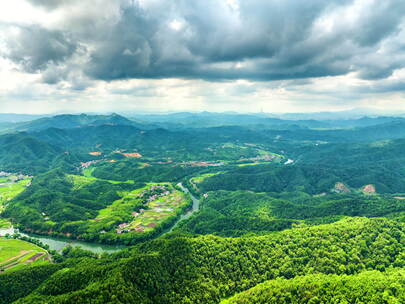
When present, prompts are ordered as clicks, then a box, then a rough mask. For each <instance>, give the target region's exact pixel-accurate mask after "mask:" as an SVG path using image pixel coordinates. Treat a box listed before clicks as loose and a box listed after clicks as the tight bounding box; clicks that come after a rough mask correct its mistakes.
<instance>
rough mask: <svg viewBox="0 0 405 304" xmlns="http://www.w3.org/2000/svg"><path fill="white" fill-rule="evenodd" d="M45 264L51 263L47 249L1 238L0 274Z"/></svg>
mask: <svg viewBox="0 0 405 304" xmlns="http://www.w3.org/2000/svg"><path fill="white" fill-rule="evenodd" d="M44 263H49V255H48V253H47V252H46V250H45V249H42V248H40V247H38V246H37V245H34V244H31V243H28V242H25V241H21V240H14V239H6V238H0V272H2V271H12V270H16V269H20V268H22V267H24V266H28V265H38V264H44Z"/></svg>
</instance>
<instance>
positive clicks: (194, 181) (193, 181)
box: [190, 172, 224, 191]
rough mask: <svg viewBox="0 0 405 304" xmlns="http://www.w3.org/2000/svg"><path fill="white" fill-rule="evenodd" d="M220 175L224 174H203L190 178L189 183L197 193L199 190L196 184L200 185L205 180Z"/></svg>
mask: <svg viewBox="0 0 405 304" xmlns="http://www.w3.org/2000/svg"><path fill="white" fill-rule="evenodd" d="M222 173H224V172H215V173H205V174H201V175H198V176H194V177H192V178H190V183H191V185H192V186H193V188H194V189H195V190H196V191H199V190H200V189H199V188H198V184H200V183H202V182H203V181H204V180H205V179H207V178H209V177H211V176H214V175H218V174H222Z"/></svg>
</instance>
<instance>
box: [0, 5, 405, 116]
mask: <svg viewBox="0 0 405 304" xmlns="http://www.w3.org/2000/svg"><path fill="white" fill-rule="evenodd" d="M351 108H372V109H380V110H391V111H397V110H401V111H405V1H404V0H384V1H381V0H329V1H325V0H306V1H303V0H114V1H112V0H1V1H0V112H2V113H7V112H8V113H10V112H14V113H60V112H109V111H117V112H122V113H125V112H128V111H129V112H161V111H163V112H164V111H204V110H208V111H239V112H259V111H261V110H263V111H266V112H314V111H339V110H347V109H351Z"/></svg>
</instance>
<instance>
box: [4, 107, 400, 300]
mask: <svg viewBox="0 0 405 304" xmlns="http://www.w3.org/2000/svg"><path fill="white" fill-rule="evenodd" d="M224 115H225V114H224ZM167 117H171V118H173V121H167V120H162V121H160V120H159V119H158V118H156V117H149V116H148V117H144V120H142V119H140V118H138V117H137V121H133V120H130V119H127V118H124V117H121V116H118V115H108V116H99V115H61V116H60V115H59V116H56V117H45V118H42V119H39V120H36V121H32V122H24V123H21V124H20V125H19V126H20V127H21V126H24V128H25V129H24V130H25V131H23V132H14V131H13V132H12V133H7V134H3V135H1V136H0V146H1V149H0V171H1V172H0V229H1V228H3V227H6V228H9V227H10V225H13V226H14V227H15V228H18V229H19V231H21V232H24V233H28V234H30V235H31V236H34V237H38V235H41V236H42V237H44V238H49V237H53V238H57V239H58V240H60V241H62V242H61V243H62V244H63V243H67V242H74V243H75V244H76V242H78V241H80V242H92V243H96V244H97V247H98V246H100V244H99V243H101V244H102V245H103V246H106V245H119V246H120V248H122V250H121V249H120V251H118V252H116V253H114V254H107V253H106V252H104V253H102V254H99V253H95V252H91V251H86V250H82V249H79V248H73V247H70V246H68V247H66V248H65V249H64V250H62V251H59V252H57V251H53V250H49V254H51V255H52V259H49V260H43V261H42V260H41V261H36V263H30V262H29V260H24V259H23V258H22V257H23V256H22V255H23V254H27V257H28V253H26V252H20V251H19V250H18V248H17V249H16V248H12V250H8V249H7V250H8V253H9V254H8V255H7V256H10V252H16V254H18V255H16V256H14V257H13V256H11V260H8V259H9V257H8V258H7V260H6V261H2V260H1V259H2V257H3V256H6V255H2V254H3V253H2V252H4V251H2V250H4V249H3V248H0V303H1V304H3V303H6V304H8V303H15V304H23V303H44V304H45V303H55V304H56V303H66V304H67V303H89V304H90V303H100V304H101V303H137V304H138V303H144V304H154V303H166V304H171V303H176V304H177V303H179V304H191V303H193V304H194V303H196V304H198V303H201V304H206V303H208V304H210V303H224V304H225V303H226V304H228V303H229V304H234V303H308V304H314V303H376V304H377V303H378V304H379V303H395V304H396V303H401V302H402V301H403V293H404V291H403V288H402V285H403V281H404V273H403V269H404V267H405V256H404V252H405V247H404V245H405V242H404V238H405V235H404V232H405V230H404V228H405V227H404V222H405V156H404V154H403V151H404V149H405V124H404V122H403V120H402V119H400V118H395V117H393V118H387V117H381V118H363V119H360V120H353V121H329V122H326V121H323V122H318V121H304V120H301V121H299V122H297V121H294V122H293V124H291V123H292V121H286V122H284V121H283V120H280V119H275V118H271V117H260V119H257V121H261V122H260V124H259V123H251V122H255V121H256V116H255V115H245V116H238V115H230V116H227V119H225V122H224V124H223V125H217V123H218V122H219V121H220V119H221V117H222V116H221V115H210V114H201V115H197V116H193V115H192V116H190V115H188V114H187V113H181V114H178V115H167ZM160 118H161V117H160ZM194 118H198V120H197V121H195V123H193V119H194ZM238 118H240V119H241V123H240V124H237V119H238ZM266 120H267V123H264V121H266ZM257 121H256V122H257ZM204 122H205V123H206V124H205V125H204ZM234 124H236V125H234ZM326 124H327V125H326ZM3 171H5V172H3ZM20 173H25V174H20ZM189 192H190V193H192V194H193V195H194V196H193V197H191V196H189V194H188V193H189ZM10 237H11V236H7V238H10ZM13 237H16V238H19V237H21V236H18V235H14V236H13ZM7 238H5V239H4V241H5V242H7V241H8V239H7ZM25 241H31V242H36V241H34V240H32V239H25ZM21 242H22V241H21ZM38 244H39V245H41V244H40V243H38ZM58 244H59V243H58ZM93 245H94V244H93ZM41 246H44V245H43V244H42V245H41ZM121 246H122V247H121ZM45 247H46V246H45ZM124 247H125V248H124ZM89 248H92V247H89ZM51 249H52V248H51ZM24 256H25V255H24ZM3 259H4V258H3ZM20 262H21V263H20ZM10 265H12V266H13V267H12V268H11V269H10V267H9V266H10Z"/></svg>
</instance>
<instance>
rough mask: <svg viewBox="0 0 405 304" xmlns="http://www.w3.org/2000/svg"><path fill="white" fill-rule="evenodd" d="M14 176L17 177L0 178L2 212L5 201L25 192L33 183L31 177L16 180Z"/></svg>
mask: <svg viewBox="0 0 405 304" xmlns="http://www.w3.org/2000/svg"><path fill="white" fill-rule="evenodd" d="M13 178H15V176H8V177H2V178H0V213H1V212H2V211H3V208H4V204H5V203H7V202H8V201H10V200H12V199H13V198H14V197H16V196H17V195H18V194H20V193H21V192H23V191H24V190H25V188H27V186H28V185H29V184H30V183H31V179H30V178H26V179H22V180H19V181H14V180H13Z"/></svg>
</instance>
